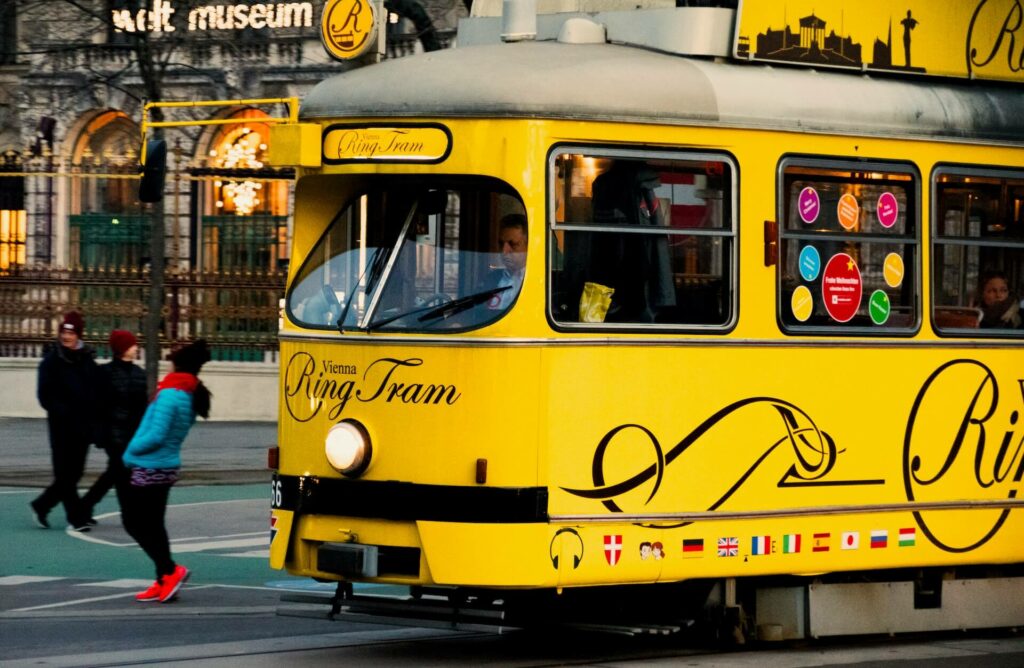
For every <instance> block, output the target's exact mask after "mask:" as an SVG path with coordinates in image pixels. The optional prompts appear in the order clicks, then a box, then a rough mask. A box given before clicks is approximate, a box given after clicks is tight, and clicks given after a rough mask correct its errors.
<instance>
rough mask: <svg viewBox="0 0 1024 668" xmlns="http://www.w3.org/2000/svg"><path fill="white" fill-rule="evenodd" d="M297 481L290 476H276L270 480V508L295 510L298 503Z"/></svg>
mask: <svg viewBox="0 0 1024 668" xmlns="http://www.w3.org/2000/svg"><path fill="white" fill-rule="evenodd" d="M297 483H298V480H297V479H296V478H294V477H291V476H284V477H281V476H278V475H277V474H274V477H273V478H271V480H270V507H271V508H272V509H274V510H277V509H282V510H295V507H296V505H297V502H298V496H299V494H298V492H299V486H298V484H297Z"/></svg>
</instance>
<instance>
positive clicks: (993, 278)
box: [978, 271, 1021, 329]
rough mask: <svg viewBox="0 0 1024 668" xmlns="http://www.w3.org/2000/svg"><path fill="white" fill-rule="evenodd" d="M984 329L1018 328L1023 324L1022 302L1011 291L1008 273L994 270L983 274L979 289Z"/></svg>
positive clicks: (979, 302)
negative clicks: (1007, 279)
mask: <svg viewBox="0 0 1024 668" xmlns="http://www.w3.org/2000/svg"><path fill="white" fill-rule="evenodd" d="M978 306H979V307H980V308H981V311H982V317H981V327H982V328H983V329H993V328H999V329H1017V328H1019V327H1020V326H1021V316H1020V303H1019V302H1018V300H1017V297H1016V296H1015V295H1013V294H1012V293H1011V292H1010V287H1009V285H1008V284H1007V281H1006V274H1004V273H1003V272H1001V271H992V272H989V273H987V274H984V275H983V276H982V280H981V282H980V284H979V289H978Z"/></svg>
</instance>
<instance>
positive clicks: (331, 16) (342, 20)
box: [320, 0, 377, 60]
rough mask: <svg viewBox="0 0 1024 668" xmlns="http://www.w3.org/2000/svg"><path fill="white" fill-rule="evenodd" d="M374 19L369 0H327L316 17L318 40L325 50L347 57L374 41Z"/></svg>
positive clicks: (367, 47) (332, 54)
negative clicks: (318, 16) (318, 26)
mask: <svg viewBox="0 0 1024 668" xmlns="http://www.w3.org/2000/svg"><path fill="white" fill-rule="evenodd" d="M376 34H377V19H376V16H375V15H374V11H373V5H372V4H371V3H370V2H369V0H327V4H325V5H324V13H323V15H322V16H321V18H320V39H321V40H322V41H323V43H324V48H325V49H327V53H329V54H331V56H332V57H334V58H337V59H338V60H351V59H352V58H358V57H359V56H361V55H363V54H364V53H366V52H367V51H368V50H369V49H370V47H372V46H373V45H374V44H376V39H375V37H376Z"/></svg>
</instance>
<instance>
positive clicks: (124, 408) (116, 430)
mask: <svg viewBox="0 0 1024 668" xmlns="http://www.w3.org/2000/svg"><path fill="white" fill-rule="evenodd" d="M99 373H100V380H101V384H100V386H101V398H100V400H101V403H102V412H103V426H102V428H101V431H100V441H99V445H100V446H101V447H103V448H106V449H108V450H109V451H110V452H111V453H123V452H124V449H125V447H126V446H127V445H128V442H129V441H130V440H132V436H133V435H134V434H135V430H136V429H138V427H139V423H140V422H142V415H143V414H144V413H145V412H146V401H147V399H146V374H145V372H144V371H143V370H142V369H141V368H139V366H138V365H136V364H133V363H131V362H126V361H124V360H119V359H113V360H111V361H110V362H109V363H107V364H104V365H102V366H100V367H99Z"/></svg>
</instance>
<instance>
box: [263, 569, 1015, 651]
mask: <svg viewBox="0 0 1024 668" xmlns="http://www.w3.org/2000/svg"><path fill="white" fill-rule="evenodd" d="M281 600H282V602H283V603H290V604H303V605H302V606H294V605H292V606H282V607H281V608H280V609H279V611H278V612H279V614H282V615H288V616H304V617H316V618H322V617H324V616H325V615H326V616H327V617H328V618H330V619H333V620H337V621H353V622H362V623H378V624H389V625H399V626H418V627H427V628H444V629H451V630H456V631H489V632H499V633H500V632H502V631H508V630H513V629H532V630H538V629H555V628H568V629H576V630H580V631H595V632H604V633H614V634H621V635H630V636H637V635H677V634H678V635H681V636H684V637H689V638H692V639H694V640H697V641H702V642H715V643H720V644H744V643H746V642H748V641H764V642H772V641H784V640H802V639H817V638H826V637H832V636H850V635H876V634H886V635H892V634H898V633H917V632H936V631H948V630H971V629H989V628H1015V627H1018V626H1020V625H1021V624H1024V566H1021V565H1012V566H1001V567H992V568H988V567H971V568H962V569H957V570H954V569H939V568H929V569H901V570H895V571H886V572H883V573H878V572H854V573H833V574H827V575H821V576H816V577H795V576H790V577H774V578H725V579H718V580H691V581H684V582H678V583H670V584H652V585H629V586H612V587H575V588H565V589H562V590H561V591H560V592H559V591H557V590H555V589H544V590H495V589H474V588H463V587H411V588H410V590H409V594H408V595H407V596H405V597H400V596H386V595H375V594H365V593H361V592H360V593H356V592H355V591H354V588H353V583H351V582H339V583H338V585H337V589H336V591H335V593H334V594H333V595H331V594H286V595H284V596H282V598H281ZM316 606H324V607H326V608H327V609H326V610H324V608H323V607H316Z"/></svg>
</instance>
